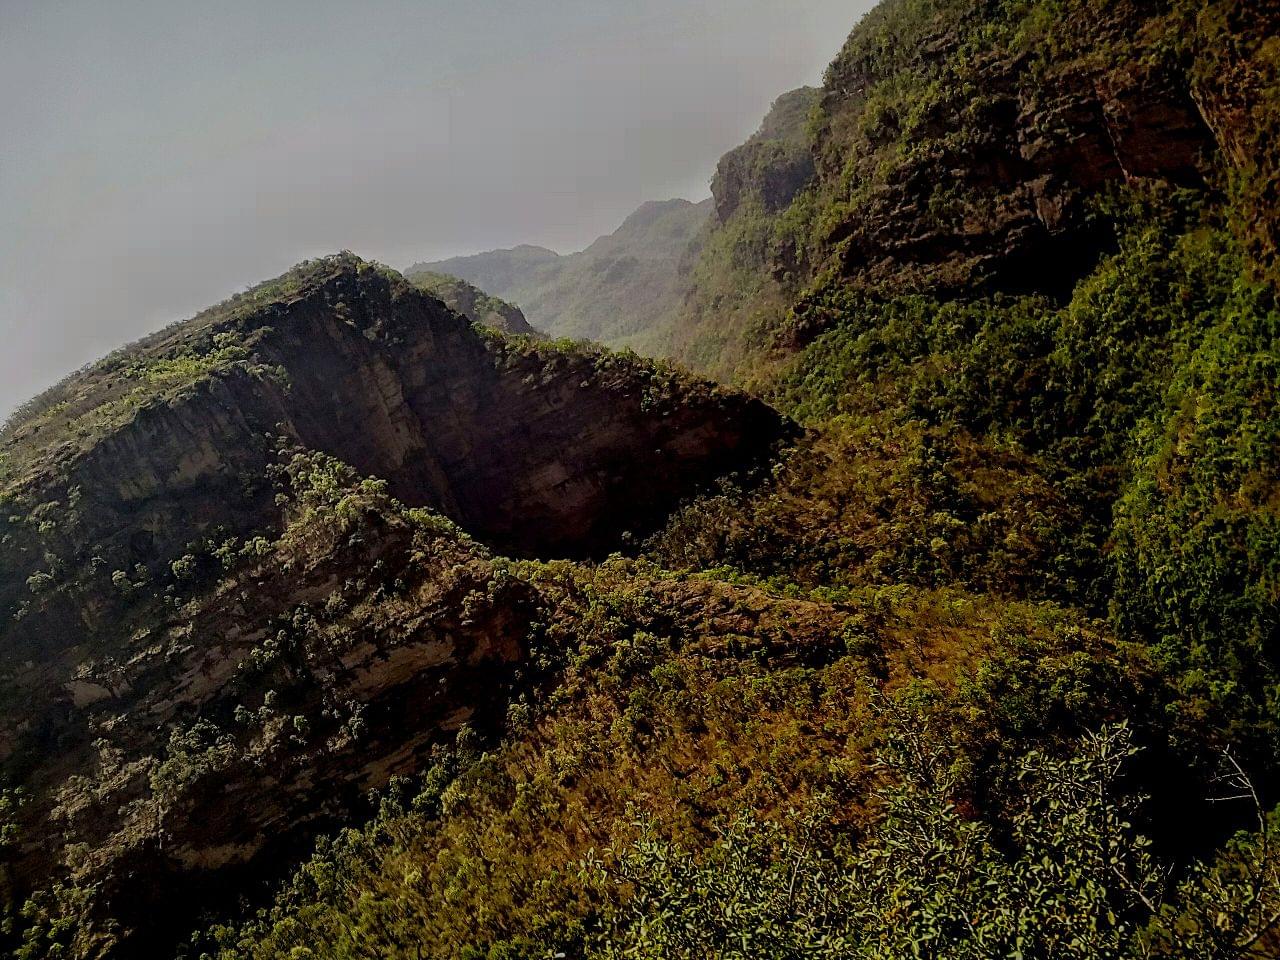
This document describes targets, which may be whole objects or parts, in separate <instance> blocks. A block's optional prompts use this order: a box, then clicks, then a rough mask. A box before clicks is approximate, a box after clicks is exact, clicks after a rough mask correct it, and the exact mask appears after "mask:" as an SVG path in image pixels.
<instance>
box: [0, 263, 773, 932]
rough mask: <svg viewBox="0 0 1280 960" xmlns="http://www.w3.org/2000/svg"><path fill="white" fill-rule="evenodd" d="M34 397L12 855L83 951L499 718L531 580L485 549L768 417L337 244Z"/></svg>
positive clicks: (652, 487)
mask: <svg viewBox="0 0 1280 960" xmlns="http://www.w3.org/2000/svg"><path fill="white" fill-rule="evenodd" d="M42 406H43V412H40V413H36V414H34V415H30V414H29V415H28V416H27V417H26V418H25V419H20V420H19V421H17V422H15V423H12V424H10V425H9V427H8V428H7V430H6V436H5V440H4V447H3V449H4V457H5V459H4V471H5V472H4V486H3V502H4V506H5V510H4V511H3V513H4V527H3V537H2V539H0V609H3V611H4V616H3V618H2V619H0V649H3V650H4V651H5V663H6V668H5V675H4V686H3V698H2V699H0V759H2V760H3V764H4V768H5V772H6V777H7V783H8V785H9V787H8V789H9V792H7V793H6V794H5V797H6V810H7V811H8V815H10V816H11V818H12V819H11V821H10V822H11V823H12V828H13V831H14V837H12V838H11V841H12V842H7V845H6V847H5V853H6V870H7V883H8V885H9V889H10V890H11V891H16V893H17V894H18V896H19V900H18V902H21V898H22V897H23V896H25V894H26V893H30V892H32V891H37V892H36V893H35V899H33V900H32V901H31V902H32V903H33V904H34V906H33V907H32V908H31V909H32V910H34V911H37V912H38V911H40V910H52V911H53V913H51V914H50V913H44V914H42V915H41V916H42V917H43V918H44V919H45V920H46V921H48V922H49V923H52V924H54V925H55V926H56V924H57V917H58V916H61V914H59V913H58V911H60V910H66V909H74V910H75V911H77V912H76V914H75V924H74V927H75V929H74V930H73V931H69V932H68V936H70V937H71V939H72V941H73V942H74V950H75V955H77V956H81V955H83V956H89V955H97V954H99V953H102V952H109V953H111V954H112V955H117V954H119V955H134V956H155V955H157V954H158V953H161V952H163V951H164V950H166V949H171V948H172V945H173V943H174V939H173V938H174V937H175V936H179V935H185V933H186V932H187V931H188V930H189V929H190V927H191V925H192V924H193V922H194V918H195V916H196V914H197V913H198V912H200V911H202V910H206V909H208V908H209V907H211V906H213V905H214V904H216V903H219V902H222V903H223V904H224V905H229V904H230V903H232V902H233V900H234V897H235V890H236V884H238V883H241V882H244V880H245V878H247V877H252V876H269V875H270V873H271V872H272V870H273V869H275V867H273V866H272V865H279V864H287V863H289V862H290V860H291V858H296V857H297V855H298V852H299V851H300V850H303V849H305V847H306V845H307V844H308V843H309V842H310V840H311V838H312V837H314V836H315V835H316V834H317V833H318V832H321V831H323V830H324V829H326V828H327V827H329V826H332V825H334V824H338V823H341V822H342V820H343V817H344V816H349V815H350V814H351V813H352V812H353V811H355V810H357V809H359V807H360V804H361V803H362V802H363V801H362V798H363V797H364V795H365V793H366V792H367V791H368V790H370V789H374V788H379V787H381V786H383V785H385V784H386V783H387V782H388V780H389V778H391V777H392V776H394V775H397V774H401V773H405V772H409V771H412V770H414V769H416V768H417V766H418V764H419V763H420V762H421V758H423V757H425V756H428V755H429V754H430V752H431V749H432V746H433V744H440V743H441V742H443V741H444V739H445V738H447V737H448V736H450V735H451V734H452V732H454V731H456V730H457V729H458V728H459V727H460V726H461V725H462V724H463V723H464V722H469V723H471V724H473V725H475V726H477V727H481V728H483V727H484V726H486V725H489V724H491V723H493V722H495V719H500V718H501V717H502V716H503V715H504V712H505V710H506V708H507V698H508V696H509V691H510V690H511V689H512V684H513V682H514V680H513V677H514V676H515V674H516V673H520V672H522V671H527V670H528V669H529V665H528V663H527V660H526V658H527V657H528V655H529V653H528V646H527V645H528V644H529V642H530V637H531V636H532V631H533V627H532V624H533V622H534V618H535V617H536V616H537V610H538V609H539V606H540V604H541V603H542V601H540V600H539V598H538V596H537V592H536V590H531V589H530V588H529V587H528V586H527V585H523V584H522V582H521V581H520V579H519V578H515V579H513V578H512V577H511V576H510V574H509V573H507V572H504V571H505V570H506V569H507V565H508V564H509V563H510V561H506V560H501V559H498V558H497V556H496V554H495V553H494V551H495V550H502V551H507V552H508V553H510V554H515V555H522V556H535V555H536V556H544V557H548V558H555V557H565V556H579V557H584V556H588V555H591V554H597V553H604V552H607V551H609V550H611V549H614V548H616V547H618V546H620V545H623V544H625V543H626V542H628V540H629V539H630V538H631V537H632V536H633V535H634V536H636V537H639V536H643V535H644V534H645V533H647V532H648V531H649V530H652V529H653V528H654V526H655V525H657V524H659V523H660V522H661V521H662V520H663V518H664V517H665V516H666V515H667V514H668V513H670V512H671V511H672V510H673V509H674V508H675V506H676V505H678V503H679V502H681V501H682V500H683V499H686V498H688V497H690V496H692V495H693V494H695V493H697V492H698V491H699V490H700V489H705V488H706V487H708V486H709V485H710V484H711V483H712V482H713V481H714V480H715V479H716V478H718V477H719V476H721V475H723V474H725V473H728V472H732V471H736V470H742V469H747V468H750V467H751V466H752V465H754V464H757V463H759V462H761V461H762V460H763V459H764V458H765V457H766V456H767V455H768V454H769V451H770V449H771V447H772V445H773V444H774V443H775V442H777V441H781V440H783V439H785V438H786V437H787V436H788V435H789V428H788V426H787V424H786V422H785V421H784V420H783V419H782V418H781V417H779V416H778V415H777V414H775V413H773V412H772V411H771V410H769V409H768V408H767V407H765V406H764V405H763V404H761V403H759V402H758V401H754V400H750V399H748V398H746V397H743V396H741V395H737V394H732V393H727V392H724V391H721V390H719V389H717V388H714V387H712V386H710V385H708V384H706V383H703V382H700V381H696V380H693V379H689V378H685V377H682V376H680V375H678V374H676V373H674V372H672V371H670V370H666V369H663V368H660V367H656V366H654V365H653V364H650V363H647V362H645V361H641V360H639V359H637V358H624V357H618V356H614V355H611V354H608V353H605V352H602V351H599V350H589V349H575V350H566V349H561V348H554V347H551V346H548V345H546V344H545V343H542V342H539V341H537V340H535V339H532V338H528V337H522V338H512V339H508V338H505V337H503V336H502V335H500V334H484V335H482V334H481V332H480V330H479V328H477V327H473V326H472V325H471V323H470V322H468V321H467V320H466V319H465V318H463V317H461V316H459V315H457V314H455V313H453V312H452V311H451V310H449V309H448V308H446V307H445V306H444V305H443V304H442V303H440V302H439V301H438V300H437V299H434V298H433V297H431V296H428V295H427V294H425V293H423V292H421V291H420V290H418V289H417V288H415V287H413V286H411V285H410V284H408V283H407V282H406V281H405V280H404V279H403V278H401V277H400V276H399V275H398V274H395V273H393V272H391V271H389V270H386V269H384V268H381V267H378V266H376V265H374V264H369V263H365V262H363V261H361V260H359V259H358V258H355V257H353V256H351V255H341V256H337V257H332V258H326V259H323V260H318V261H312V262H309V263H306V264H303V265H301V266H299V267H298V268H297V269H295V270H294V271H292V272H290V273H288V274H286V275H285V276H283V277H281V278H279V279H277V280H275V281H272V282H270V283H267V284H264V285H262V286H259V287H257V288H255V289H253V290H252V291H250V292H249V293H247V294H244V295H241V296H237V297H235V298H233V299H232V300H230V301H227V302H226V303H224V304H222V305H220V306H218V307H215V308H213V309H212V310H209V311H206V312H205V313H202V314H200V315H199V316H197V317H195V318H193V319H192V320H190V321H186V322H184V323H181V324H178V325H176V326H174V327H171V328H169V329H167V330H165V331H162V332H161V333H159V334H156V335H155V336H153V337H151V338H149V339H147V340H145V341H142V342H140V343H138V344H136V345H134V346H132V347H129V348H127V349H125V350H122V351H120V352H118V353H116V354H114V355H112V356H111V357H109V358H107V359H106V360H104V361H102V362H101V363H99V364H97V365H94V366H92V367H90V368H89V369H87V370H85V371H83V372H81V373H79V374H76V375H73V376H72V377H71V378H69V379H68V380H66V381H64V382H63V383H62V384H60V385H59V386H58V387H56V388H54V390H53V391H52V395H51V396H49V397H47V398H45V401H44V403H43V404H42ZM375 478H376V479H375ZM464 531H465V532H464ZM18 796H20V797H21V798H22V799H21V803H20V804H19V805H16V806H15V807H14V808H12V809H10V808H9V807H8V806H7V804H8V803H9V800H10V799H12V798H15V797H18ZM82 853H84V854H86V855H82ZM55 878H57V879H58V880H59V883H67V882H70V883H73V884H74V885H75V889H76V891H77V896H78V897H80V899H78V900H76V901H75V902H74V903H73V904H68V903H67V902H66V901H65V897H63V893H64V891H65V889H66V888H65V887H63V886H58V885H53V886H50V887H46V884H51V883H52V881H53V880H54V879H55ZM41 889H44V890H45V892H44V893H39V892H38V891H40V890H41ZM219 891H222V893H223V894H225V895H226V896H228V897H230V898H231V899H223V898H222V896H221V894H220V893H219ZM60 898H62V899H60ZM10 902H11V903H12V900H11V901H10ZM33 931H34V932H33ZM28 934H29V937H32V938H36V939H39V937H41V936H46V935H48V936H53V934H51V933H49V931H48V930H44V929H42V928H41V927H40V925H39V923H36V924H35V925H34V926H32V927H31V928H30V929H29V930H28Z"/></svg>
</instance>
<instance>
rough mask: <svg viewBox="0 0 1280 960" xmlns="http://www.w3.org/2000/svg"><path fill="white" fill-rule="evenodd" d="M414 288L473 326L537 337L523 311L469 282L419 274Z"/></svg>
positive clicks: (443, 275)
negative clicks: (427, 294)
mask: <svg viewBox="0 0 1280 960" xmlns="http://www.w3.org/2000/svg"><path fill="white" fill-rule="evenodd" d="M413 285H414V286H415V287H417V288H418V289H419V290H423V291H425V292H426V293H429V294H431V295H432V296H433V297H436V298H437V299H438V300H439V301H440V302H441V303H443V304H444V305H445V306H446V307H448V308H449V309H450V310H452V311H454V312H455V313H460V314H462V315H463V316H464V317H466V318H467V319H468V320H470V321H471V322H472V323H478V324H480V325H481V326H485V327H491V328H493V329H494V330H497V331H498V332H500V333H513V334H517V335H519V336H537V335H538V331H537V330H535V329H534V328H533V327H531V326H530V325H529V321H528V320H526V319H525V316H524V313H522V312H521V310H520V308H519V307H517V306H513V305H512V304H510V303H507V301H505V300H500V299H499V298H498V297H493V296H490V295H489V294H487V293H485V292H484V291H483V290H481V289H480V288H479V287H475V286H472V285H471V284H469V283H467V281H465V280H460V279H458V278H457V277H450V276H446V275H445V274H443V273H415V274H414V275H413Z"/></svg>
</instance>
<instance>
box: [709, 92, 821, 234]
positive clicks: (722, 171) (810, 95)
mask: <svg viewBox="0 0 1280 960" xmlns="http://www.w3.org/2000/svg"><path fill="white" fill-rule="evenodd" d="M819 96H820V92H819V91H818V90H816V89H814V88H813V87H800V88H799V89H798V90H792V91H791V92H790V93H786V94H783V95H782V96H781V97H779V98H778V99H777V100H776V101H774V104H773V106H772V107H771V108H770V109H769V113H768V114H767V115H766V116H765V118H764V121H763V122H762V123H761V124H760V129H759V130H757V131H756V132H755V133H754V134H753V135H752V136H751V138H750V139H749V140H747V142H746V143H744V144H743V145H742V146H740V147H737V148H736V149H734V150H730V151H729V152H728V153H726V154H725V155H724V156H723V157H721V158H720V162H719V164H717V166H716V172H715V176H714V177H713V178H712V180H711V195H712V196H713V197H714V198H715V203H716V218H717V219H718V220H719V222H720V223H721V224H725V223H728V222H729V220H730V218H732V217H733V215H734V213H736V212H737V210H738V208H739V207H741V206H742V204H743V203H746V202H750V201H752V200H754V201H755V202H757V203H758V204H759V205H760V207H761V208H762V209H763V210H764V211H765V212H767V213H779V212H780V211H782V210H785V209H786V208H787V206H788V205H789V204H790V203H791V201H792V200H794V199H795V196H796V194H798V193H799V192H800V190H801V189H802V188H803V187H805V186H806V185H807V184H808V183H809V180H810V179H811V178H812V177H813V174H814V166H813V155H812V152H811V151H810V149H809V141H808V135H807V126H808V122H809V116H810V113H811V112H812V110H813V108H814V107H815V106H816V105H817V103H818V98H819Z"/></svg>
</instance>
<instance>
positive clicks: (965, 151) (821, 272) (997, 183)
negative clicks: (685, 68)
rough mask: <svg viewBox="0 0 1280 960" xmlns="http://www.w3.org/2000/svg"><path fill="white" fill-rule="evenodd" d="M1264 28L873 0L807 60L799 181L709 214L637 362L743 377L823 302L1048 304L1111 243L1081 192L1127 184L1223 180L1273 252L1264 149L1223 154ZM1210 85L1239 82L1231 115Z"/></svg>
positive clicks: (731, 192) (725, 185)
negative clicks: (819, 57) (787, 198)
mask: <svg viewBox="0 0 1280 960" xmlns="http://www.w3.org/2000/svg"><path fill="white" fill-rule="evenodd" d="M1267 37H1268V30H1267V28H1266V26H1265V25H1264V22H1263V21H1256V22H1250V20H1249V14H1248V13H1246V12H1244V8H1243V7H1240V6H1238V5H1232V4H1225V5H1224V4H1218V5H1214V6H1213V7H1211V8H1207V9H1204V10H1201V9H1200V8H1199V7H1197V6H1195V5H1191V4H1178V3H1167V2H1160V0H1149V2H1147V0H1126V2H1098V3H1093V4H1090V3H1086V2H1083V0H1079V2H1077V0H1070V2H1061V3H1015V2H973V0H937V2H920V3H902V4H884V5H882V6H880V7H878V8H877V9H876V10H875V11H874V12H873V13H871V14H869V15H868V17H867V19H866V20H865V21H864V23H862V24H861V25H860V26H859V29H858V30H856V31H855V32H854V33H853V35H852V36H851V37H850V39H849V41H848V43H847V44H846V46H845V48H844V49H843V50H842V51H841V53H840V55H839V56H838V57H837V58H836V60H835V61H834V62H833V63H832V64H831V66H830V68H829V69H828V72H827V76H826V82H825V85H824V88H823V90H822V94H821V98H820V106H819V109H818V110H817V113H816V115H815V119H814V123H813V124H812V129H811V130H809V131H806V132H804V133H800V132H799V131H796V132H795V135H800V136H803V137H805V138H806V139H807V141H808V149H809V150H810V151H811V153H812V159H813V164H814V169H815V171H816V176H815V178H814V180H813V182H812V185H811V186H810V188H809V189H807V190H805V191H804V192H803V193H800V194H799V195H798V196H797V197H796V198H795V202H794V203H792V204H791V205H790V206H788V207H786V209H785V210H782V211H781V212H779V211H778V210H777V209H776V208H777V205H776V204H775V205H773V206H774V209H770V206H769V205H767V204H764V205H761V204H756V205H753V206H750V207H749V208H748V209H746V210H743V211H741V212H739V213H736V215H731V216H730V217H728V218H727V221H726V218H723V217H722V218H721V223H720V225H719V226H718V227H717V229H716V230H715V231H713V232H712V234H711V236H710V237H709V238H708V240H707V242H706V243H705V244H704V245H703V247H702V255H701V258H700V260H699V262H698V263H697V265H696V266H695V268H694V270H693V272H692V277H693V282H692V287H691V291H690V294H689V297H688V299H687V301H686V306H685V309H684V311H683V312H682V314H681V315H680V316H679V317H678V318H677V319H676V320H675V321H674V322H673V323H672V324H671V326H670V329H669V330H668V331H667V333H666V336H665V337H663V338H659V339H656V340H653V341H651V342H650V343H649V344H648V347H649V349H648V351H647V352H652V353H663V354H666V355H669V356H672V357H674V358H677V359H680V360H683V361H685V362H688V363H690V364H692V365H693V366H695V367H697V368H699V369H703V370H706V371H709V372H713V373H715V374H717V375H718V376H721V377H732V376H734V375H735V373H736V374H737V375H739V376H749V368H750V367H752V366H755V365H758V364H760V363H761V362H762V354H761V353H760V352H758V351H753V347H752V344H754V343H758V342H761V341H764V342H769V341H777V342H781V343H782V344H783V345H784V346H785V345H786V344H787V343H792V344H793V345H794V343H795V342H796V340H795V338H801V339H804V338H807V337H810V336H811V335H812V332H813V330H815V329H817V328H818V327H821V326H822V325H823V324H824V323H825V322H826V321H825V320H824V319H823V318H824V306H823V304H824V301H825V299H826V297H827V295H828V293H829V292H830V293H833V294H835V295H847V294H849V293H850V292H854V291H856V292H858V293H859V294H862V295H866V296H870V297H873V298H888V297H893V296H898V295H901V294H903V293H907V292H920V293H930V294H933V295H942V296H951V295H962V296H971V295H974V294H980V293H982V292H990V291H1006V292H1013V293H1026V292H1048V293H1052V294H1054V295H1055V296H1061V295H1063V294H1064V293H1067V292H1069V291H1070V289H1071V288H1072V286H1073V285H1074V284H1075V283H1076V282H1077V281H1078V280H1079V279H1080V278H1081V277H1083V276H1084V275H1086V274H1087V273H1088V272H1089V270H1090V269H1092V267H1093V266H1094V264H1096V262H1097V260H1098V257H1099V255H1100V253H1101V252H1102V251H1103V250H1106V249H1108V248H1111V247H1113V245H1114V242H1115V228H1114V226H1113V225H1112V224H1110V223H1109V222H1108V220H1107V217H1106V216H1105V215H1104V214H1100V212H1099V210H1098V205H1097V200H1098V198H1099V196H1100V195H1102V194H1105V193H1107V192H1108V191H1114V190H1115V189H1118V188H1121V187H1124V186H1126V185H1133V184H1139V183H1166V184H1173V185H1177V186H1181V187H1187V188H1191V189H1205V188H1209V189H1217V188H1219V187H1221V186H1222V185H1223V184H1224V183H1225V179H1224V178H1226V177H1231V176H1240V177H1241V178H1242V179H1241V180H1240V182H1241V183H1244V184H1251V185H1252V186H1247V187H1244V188H1243V189H1246V190H1247V191H1249V195H1250V196H1251V197H1252V198H1253V200H1252V202H1253V203H1254V204H1255V207H1254V208H1253V209H1254V212H1253V213H1252V214H1249V215H1247V216H1245V217H1242V218H1241V219H1242V220H1248V221H1251V222H1253V223H1254V224H1256V225H1258V226H1255V227H1254V228H1253V229H1254V230H1255V231H1256V235H1255V236H1254V238H1253V239H1254V242H1255V243H1256V244H1258V246H1259V249H1269V250H1274V241H1273V240H1270V239H1267V237H1268V231H1269V230H1270V229H1271V228H1270V227H1268V226H1266V224H1268V223H1270V222H1272V221H1273V220H1274V213H1275V207H1274V204H1275V200H1274V197H1273V196H1272V192H1273V191H1272V190H1271V188H1270V187H1268V186H1267V184H1274V181H1275V177H1274V175H1273V174H1274V171H1273V168H1272V166H1271V164H1273V163H1274V161H1273V160H1271V159H1269V158H1270V155H1271V153H1273V151H1270V150H1267V149H1262V148H1257V149H1250V150H1246V151H1242V150H1241V149H1240V147H1239V145H1238V140H1239V138H1240V137H1242V136H1243V137H1248V138H1251V139H1250V143H1251V144H1255V145H1260V144H1261V143H1262V140H1259V139H1256V138H1257V137H1258V136H1261V131H1262V130H1265V129H1268V124H1269V123H1271V122H1273V121H1272V120H1271V119H1269V113H1268V112H1267V110H1266V108H1265V106H1264V105H1265V104H1266V103H1267V102H1268V101H1267V96H1268V94H1267V93H1266V90H1267V88H1268V84H1270V83H1273V82H1274V80H1273V79H1268V78H1269V77H1273V76H1274V68H1273V67H1272V66H1269V64H1272V63H1273V61H1274V52H1273V51H1272V50H1271V48H1270V46H1269V43H1270V41H1268V40H1267ZM1246 78H1247V79H1246ZM1222 89H1233V90H1235V89H1238V90H1239V93H1238V94H1237V95H1236V96H1235V97H1234V98H1233V99H1232V101H1231V104H1230V105H1228V103H1227V99H1226V98H1224V97H1222V96H1221V95H1220V94H1219V93H1218V92H1217V91H1220V90H1222ZM1245 131H1248V132H1247V133H1246V132H1245ZM732 156H733V155H732V154H731V155H730V157H727V158H726V160H729V159H730V158H731V157H732ZM775 162H776V167H769V165H768V164H767V163H766V164H765V165H764V168H763V169H762V170H761V171H759V172H758V173H757V178H760V177H766V178H767V177H769V176H774V177H785V176H787V175H788V173H787V172H788V171H789V170H790V169H791V163H792V161H790V160H788V159H786V158H785V157H783V158H779V159H778V160H777V161H775ZM737 193H738V191H737V189H736V185H735V184H733V183H732V182H726V181H725V180H724V179H723V178H721V179H720V180H719V182H718V184H717V187H716V196H717V204H718V205H719V207H720V208H721V209H724V210H732V211H735V212H736V211H737V210H738V204H737V203H736V200H735V198H736V195H737ZM1257 204H1261V205H1263V207H1265V208H1266V209H1267V210H1269V211H1270V212H1269V213H1267V214H1262V208H1260V207H1258V206H1256V205H1257ZM1270 256H1271V254H1268V257H1270ZM1268 262H1270V260H1268ZM793 305H794V306H796V308H797V310H796V314H795V316H794V317H793V318H792V321H793V322H788V321H787V320H786V317H787V314H788V312H789V311H790V310H791V307H792V306H793ZM784 328H785V329H784Z"/></svg>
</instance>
